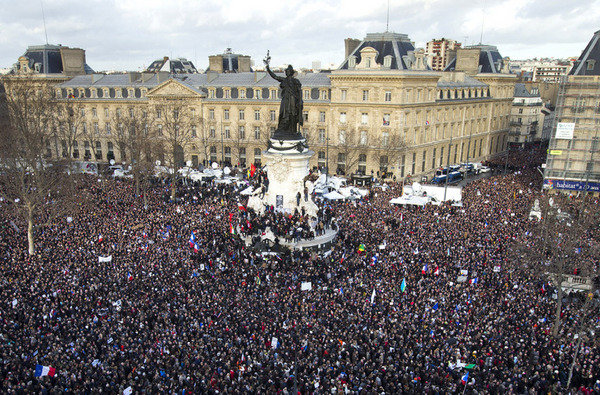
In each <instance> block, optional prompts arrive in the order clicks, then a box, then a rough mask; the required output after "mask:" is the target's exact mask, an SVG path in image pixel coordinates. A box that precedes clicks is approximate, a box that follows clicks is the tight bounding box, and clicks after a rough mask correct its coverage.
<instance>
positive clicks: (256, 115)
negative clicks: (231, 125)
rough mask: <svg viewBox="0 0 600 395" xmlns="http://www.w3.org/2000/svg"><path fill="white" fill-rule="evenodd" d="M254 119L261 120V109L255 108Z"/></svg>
mask: <svg viewBox="0 0 600 395" xmlns="http://www.w3.org/2000/svg"><path fill="white" fill-rule="evenodd" d="M254 120H255V121H260V110H254Z"/></svg>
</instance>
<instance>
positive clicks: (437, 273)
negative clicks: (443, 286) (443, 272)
mask: <svg viewBox="0 0 600 395" xmlns="http://www.w3.org/2000/svg"><path fill="white" fill-rule="evenodd" d="M433 274H434V275H436V276H439V275H440V267H439V266H436V267H435V271H434V272H433Z"/></svg>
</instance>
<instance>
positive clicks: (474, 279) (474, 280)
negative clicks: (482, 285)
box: [469, 277, 478, 285]
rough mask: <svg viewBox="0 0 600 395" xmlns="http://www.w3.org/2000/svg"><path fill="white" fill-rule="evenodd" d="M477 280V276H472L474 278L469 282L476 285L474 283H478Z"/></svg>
mask: <svg viewBox="0 0 600 395" xmlns="http://www.w3.org/2000/svg"><path fill="white" fill-rule="evenodd" d="M477 282H478V279H477V277H475V278H472V279H470V280H469V284H473V285H474V284H477Z"/></svg>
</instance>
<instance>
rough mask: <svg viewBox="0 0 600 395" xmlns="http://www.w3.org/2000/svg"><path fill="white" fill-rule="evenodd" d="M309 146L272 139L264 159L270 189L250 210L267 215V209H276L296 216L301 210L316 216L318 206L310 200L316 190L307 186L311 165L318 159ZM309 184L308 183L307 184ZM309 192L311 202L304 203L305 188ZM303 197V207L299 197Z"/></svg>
mask: <svg viewBox="0 0 600 395" xmlns="http://www.w3.org/2000/svg"><path fill="white" fill-rule="evenodd" d="M314 154H315V153H314V151H310V150H309V149H308V147H307V146H306V141H305V140H304V139H301V140H275V139H271V140H270V144H269V147H268V149H267V150H266V151H264V152H263V154H262V158H263V159H264V162H265V164H266V165H267V175H268V178H269V189H268V190H267V192H266V193H265V196H264V197H263V198H262V199H260V198H259V197H258V196H256V195H255V196H252V197H251V198H250V199H249V201H248V206H249V207H252V208H253V209H254V210H255V211H257V212H261V213H262V212H264V211H265V206H273V207H274V208H275V210H276V211H283V212H288V213H290V214H291V213H293V212H294V210H296V209H298V211H299V212H301V211H302V208H303V207H304V210H305V212H306V214H308V215H310V216H316V214H317V210H318V208H317V206H316V204H315V203H314V202H313V201H312V199H311V198H310V193H311V192H312V186H309V185H305V183H304V179H305V177H306V176H307V175H308V169H309V161H310V158H311V157H312V156H313V155H314ZM307 184H308V183H307ZM305 187H307V188H308V193H309V197H308V200H307V201H305V200H304V188H305ZM298 193H300V204H298V201H297V196H298Z"/></svg>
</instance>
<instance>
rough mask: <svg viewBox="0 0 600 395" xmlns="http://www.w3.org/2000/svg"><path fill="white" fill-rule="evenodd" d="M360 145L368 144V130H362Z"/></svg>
mask: <svg viewBox="0 0 600 395" xmlns="http://www.w3.org/2000/svg"><path fill="white" fill-rule="evenodd" d="M360 145H367V131H366V130H361V131H360Z"/></svg>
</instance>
